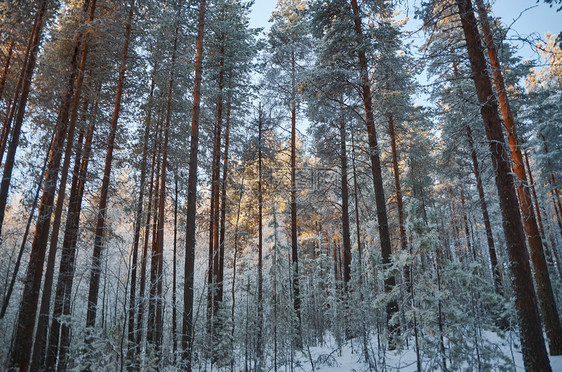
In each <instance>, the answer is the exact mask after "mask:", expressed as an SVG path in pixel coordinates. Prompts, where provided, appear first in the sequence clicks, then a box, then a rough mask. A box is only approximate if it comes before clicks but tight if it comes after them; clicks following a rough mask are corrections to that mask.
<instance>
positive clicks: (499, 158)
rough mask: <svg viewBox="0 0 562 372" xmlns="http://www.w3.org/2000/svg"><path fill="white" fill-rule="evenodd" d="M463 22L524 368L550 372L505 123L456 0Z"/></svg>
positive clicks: (465, 5) (468, 9)
mask: <svg viewBox="0 0 562 372" xmlns="http://www.w3.org/2000/svg"><path fill="white" fill-rule="evenodd" d="M457 4H458V7H459V11H460V17H461V23H462V28H463V32H464V36H465V39H466V42H467V51H468V56H469V59H470V65H471V68H472V77H473V80H474V85H475V88H476V93H477V95H478V100H479V102H480V104H481V105H482V106H481V111H480V112H481V115H482V119H483V121H484V126H485V128H486V134H487V136H488V140H489V145H490V151H491V153H492V161H493V165H494V169H495V170H496V184H497V188H498V195H499V198H500V207H501V210H502V217H503V229H504V234H505V239H506V243H507V244H506V245H507V251H508V255H509V259H510V262H511V270H512V275H513V288H514V292H515V306H516V310H517V319H518V323H519V328H520V334H521V346H522V347H521V348H522V351H523V360H524V363H525V368H526V369H527V370H529V371H550V370H551V369H550V362H549V360H548V354H547V352H546V347H545V343H544V338H543V334H542V327H541V322H540V317H539V311H538V308H537V303H536V297H535V291H534V288H533V279H532V277H531V267H530V265H529V256H528V252H527V248H526V247H525V233H524V231H523V224H522V221H521V217H520V215H519V203H518V201H517V195H516V193H515V185H514V184H513V178H512V177H511V169H510V164H509V160H508V159H509V155H508V154H507V151H506V149H505V142H504V138H503V135H502V122H501V119H500V117H499V114H498V110H497V109H498V107H497V102H496V100H495V96H494V91H493V89H492V84H491V82H490V77H489V75H488V70H487V68H486V59H485V57H484V54H483V52H482V49H481V43H480V35H479V32H478V28H477V22H476V18H475V16H474V12H473V10H472V4H471V2H470V1H469V0H457Z"/></svg>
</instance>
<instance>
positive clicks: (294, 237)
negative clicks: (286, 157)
mask: <svg viewBox="0 0 562 372" xmlns="http://www.w3.org/2000/svg"><path fill="white" fill-rule="evenodd" d="M291 94H292V101H291V193H290V199H291V200H290V203H291V263H292V270H291V271H292V275H293V281H292V292H293V308H294V310H295V314H296V316H297V334H296V335H295V341H296V342H297V348H301V347H302V339H301V336H302V335H301V297H300V287H299V245H298V244H299V242H298V225H297V224H298V220H297V183H296V180H297V160H296V159H297V144H296V142H297V102H296V100H297V99H296V94H297V84H296V57H295V51H294V50H292V51H291Z"/></svg>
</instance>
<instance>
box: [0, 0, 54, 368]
mask: <svg viewBox="0 0 562 372" xmlns="http://www.w3.org/2000/svg"><path fill="white" fill-rule="evenodd" d="M46 11H47V0H41V1H40V2H39V3H38V4H37V14H36V15H35V21H34V23H33V28H32V31H31V35H30V37H29V42H28V44H27V49H26V52H25V57H24V62H23V65H22V69H21V73H20V76H19V79H18V85H17V87H16V93H15V95H14V101H13V103H12V110H11V111H12V112H11V113H10V117H9V118H8V122H7V124H6V125H5V126H6V130H7V131H8V130H9V129H8V128H9V127H10V126H11V120H12V117H13V116H14V115H15V119H16V121H15V123H14V128H13V129H12V140H11V141H10V145H9V146H8V153H7V154H6V162H5V163H4V173H3V175H2V182H1V184H0V238H1V233H2V226H3V224H4V214H5V213H6V203H7V200H8V192H9V189H10V182H11V180H12V171H13V168H14V162H15V157H16V151H17V148H18V144H19V137H20V132H21V126H22V124H23V117H24V114H25V108H26V106H27V98H28V96H29V90H30V88H31V82H32V79H33V73H34V72H35V64H36V62H37V53H38V51H39V44H40V42H41V38H42V35H43V26H44V23H45V13H46ZM20 91H21V95H19V92H20ZM18 95H19V98H18ZM6 136H7V134H6ZM6 140H7V137H6ZM18 348H19V347H18V346H16V347H15V349H18ZM14 351H15V350H14ZM26 368H27V366H26Z"/></svg>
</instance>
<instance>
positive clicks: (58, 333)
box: [45, 83, 101, 370]
mask: <svg viewBox="0 0 562 372" xmlns="http://www.w3.org/2000/svg"><path fill="white" fill-rule="evenodd" d="M100 90H101V83H100V84H98V86H97V91H98V93H99V91H100ZM93 106H94V107H93V110H92V118H91V119H90V124H89V127H88V129H87V131H86V135H85V140H84V145H83V148H82V149H81V153H77V154H76V156H75V164H74V172H73V177H72V184H71V188H70V196H69V201H68V213H67V216H66V223H65V230H64V238H63V244H62V250H61V261H60V264H59V275H58V279H57V286H56V290H55V300H54V307H53V319H52V321H51V327H50V334H49V345H48V349H47V358H46V362H45V365H46V368H47V369H48V370H52V369H54V368H55V365H56V363H57V358H59V359H60V360H59V366H64V365H65V363H66V355H67V353H68V348H69V346H70V327H69V325H68V323H65V322H63V323H61V322H60V319H59V317H60V316H61V315H64V316H70V313H71V301H70V298H71V295H72V285H73V278H74V271H75V257H76V245H77V242H78V228H79V224H80V213H81V210H82V200H83V196H84V187H85V183H86V176H87V172H88V164H89V160H90V153H91V150H92V139H93V135H94V129H95V115H96V112H97V109H98V101H96V103H95V104H94V105H93ZM59 340H60V347H59ZM59 354H60V357H59Z"/></svg>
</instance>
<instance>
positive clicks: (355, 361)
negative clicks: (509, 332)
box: [297, 333, 562, 372]
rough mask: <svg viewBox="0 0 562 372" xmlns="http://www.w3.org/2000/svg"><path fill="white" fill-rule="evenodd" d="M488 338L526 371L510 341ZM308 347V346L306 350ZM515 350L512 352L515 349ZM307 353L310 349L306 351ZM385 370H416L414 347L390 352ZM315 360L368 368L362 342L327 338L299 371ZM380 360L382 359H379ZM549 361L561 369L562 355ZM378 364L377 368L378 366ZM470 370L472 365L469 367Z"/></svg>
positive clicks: (324, 370)
mask: <svg viewBox="0 0 562 372" xmlns="http://www.w3.org/2000/svg"><path fill="white" fill-rule="evenodd" d="M486 337H487V338H488V340H489V341H491V342H493V343H495V344H497V345H500V349H501V351H502V352H503V353H504V354H505V355H507V356H508V357H509V358H510V359H512V361H514V362H515V367H516V368H515V371H516V372H519V371H521V372H523V371H525V369H524V367H523V355H522V354H521V352H520V351H519V350H518V349H516V348H515V347H513V349H511V348H510V346H509V342H508V341H506V340H504V339H502V338H500V337H499V336H498V335H496V334H493V333H487V334H486ZM305 351H306V350H305ZM512 351H513V353H512ZM307 353H308V352H307ZM385 358H386V370H387V371H389V372H390V371H392V372H416V371H417V368H416V353H415V351H414V350H413V349H410V350H405V351H402V352H387V354H386V356H385ZM311 359H312V360H313V362H314V370H315V371H320V372H353V371H355V372H363V371H369V366H368V364H367V363H366V362H365V360H364V357H363V354H362V353H361V345H360V344H358V343H357V342H356V343H353V342H348V343H346V344H345V345H343V346H342V347H341V349H338V346H337V343H336V342H335V341H333V340H331V341H329V342H326V345H324V346H318V347H311V348H310V355H304V354H303V355H302V356H301V358H299V361H300V364H301V368H298V369H297V370H299V371H312V365H311V362H310V360H311ZM379 363H380V362H379ZM435 363H438V362H437V361H433V364H432V361H429V360H424V362H423V364H422V368H423V370H424V371H432V370H435V369H436V368H438V367H437V365H436V364H435ZM550 365H551V367H552V371H553V372H562V356H551V357H550ZM374 367H375V368H373V369H372V370H380V369H381V368H380V367H381V366H374ZM377 367H378V368H377ZM467 370H470V369H467Z"/></svg>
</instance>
